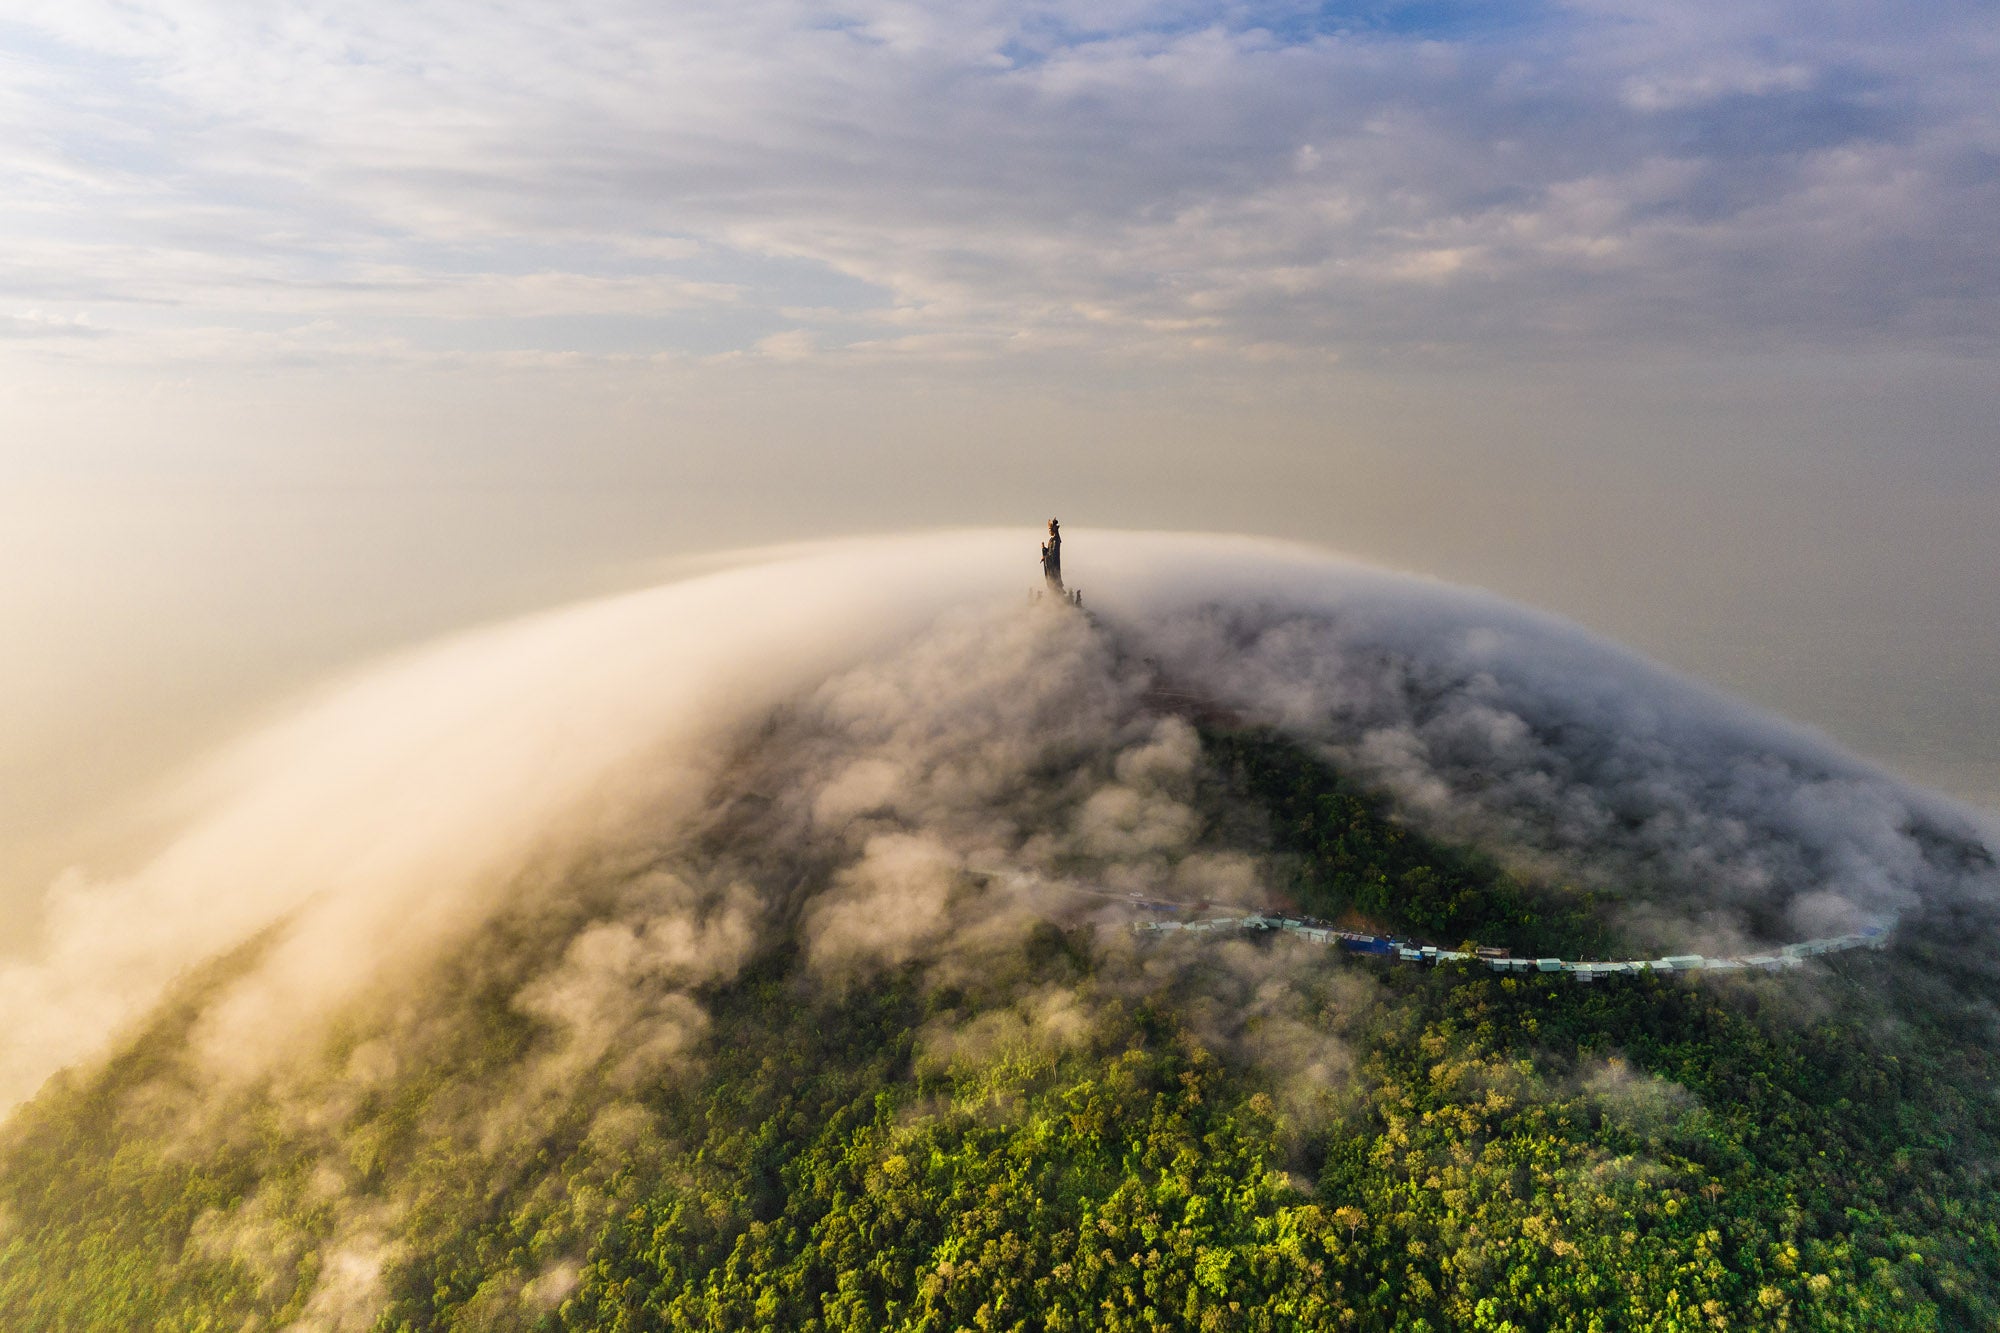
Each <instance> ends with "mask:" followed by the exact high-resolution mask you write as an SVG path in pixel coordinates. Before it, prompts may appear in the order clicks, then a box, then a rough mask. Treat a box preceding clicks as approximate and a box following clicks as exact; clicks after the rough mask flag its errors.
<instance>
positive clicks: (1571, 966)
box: [1133, 904, 1889, 981]
mask: <svg viewBox="0 0 2000 1333" xmlns="http://www.w3.org/2000/svg"><path fill="white" fill-rule="evenodd" d="M1149 905H1150V904H1149ZM1133 928H1134V929H1135V930H1138V931H1140V932H1141V933H1145V934H1168V933H1181V934H1205V933H1209V932H1215V931H1232V932H1233V931H1266V930H1282V931H1285V932H1286V933H1288V934H1292V935H1297V936H1299V937H1300V938H1302V939H1306V940H1310V941H1312V942H1313V943H1315V944H1330V945H1335V946H1337V947H1339V948H1340V949H1342V950H1345V951H1346V952H1348V953H1358V954H1367V955H1371V956H1373V957H1378V958H1387V959H1390V960H1392V961H1394V962H1401V963H1433V964H1434V963H1460V962H1473V963H1481V964H1484V965H1485V966H1487V967H1489V968H1491V969H1492V970H1493V971H1495V972H1564V973H1568V974H1569V975H1570V976H1573V977H1575V978H1576V979H1577V980H1578V981H1596V980H1597V979H1598V978H1599V977H1615V976H1622V975H1625V974H1628V973H1637V972H1741V971H1746V970H1751V971H1764V972H1778V971H1782V970H1783V969H1785V968H1788V967H1797V966H1799V965H1800V964H1802V963H1803V962H1805V960H1806V959H1808V958H1812V957H1816V956H1817V955H1820V954H1828V953H1839V952H1841V951H1842V950H1845V949H1860V948H1870V949H1879V948H1881V947H1882V946H1883V945H1884V944H1885V943H1887V941H1888V935H1889V932H1888V928H1887V927H1886V926H1867V927H1864V928H1863V929H1862V930H1860V931H1858V932H1856V933H1855V934H1851V935H1831V936H1828V937H1826V938H1824V939H1817V940H1803V941H1801V942H1799V943H1797V944H1787V945H1784V946H1782V947H1781V948H1777V949H1773V950H1771V951H1769V952H1767V953H1754V954H1742V955H1739V956H1737V957H1732V958H1707V957H1704V956H1702V955H1701V954H1697V953H1689V954H1670V955H1668V956H1667V957H1665V958H1647V959H1628V960H1624V961H1620V962H1575V961H1572V960H1569V959H1565V958H1515V957H1512V956H1510V955H1509V954H1508V953H1507V952H1506V951H1505V950H1503V949H1475V950H1474V951H1473V952H1470V953H1467V952H1463V951H1461V950H1457V949H1440V948H1438V947H1437V946H1435V945H1431V944H1414V943H1411V942H1410V941H1408V940H1399V939H1392V938H1387V937H1384V936H1381V935H1363V934H1358V933H1356V932H1354V931H1351V930H1336V929H1335V928H1334V927H1332V926H1330V925H1328V924H1326V923H1325V922H1323V921H1313V920H1309V919H1304V918H1300V917H1289V916H1267V915H1264V914H1261V913H1252V914H1251V915H1248V916H1231V917H1210V918H1207V919H1205V920H1200V921H1141V922H1138V923H1137V924H1136V925H1135V926H1134V927H1133Z"/></svg>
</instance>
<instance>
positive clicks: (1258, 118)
mask: <svg viewBox="0 0 2000 1333" xmlns="http://www.w3.org/2000/svg"><path fill="white" fill-rule="evenodd" d="M1432 8H1433V7H1423V8H1416V7H1406V6H1396V5H1356V6H1351V7H1347V8H1345V9H1341V10H1333V11H1329V10H1327V9H1325V8H1324V7H1320V6H1299V5H1286V4H1261V5H1260V4H1212V5H1205V6H1198V5H1190V4H1175V3H1127V4H1110V3H1107V4H1102V5H1087V6H1061V7H1056V6H1045V5H1036V4H1001V3H988V4H976V5H970V6H965V5H952V6H931V5H922V4H911V3H859V4H851V5H846V6H843V7H841V8H839V9H837V10H831V11H829V10H827V9H824V8H823V7H817V6H805V5H799V4H794V3H788V2H784V0H766V2H763V3H751V4H732V5H728V6H722V5H702V4H689V5H676V6H671V7H659V6H649V5H639V4H631V3H609V2H607V3H599V4H593V5H590V6H586V7H580V8H576V9H558V10H552V9H548V8H546V7H542V6H530V5H519V4H470V3H459V4H438V5H426V6H422V7H410V6H399V5H389V4H382V3H371V2H369V0H363V2H362V3H356V4H343V5H337V6H336V5H330V4H308V5H301V6H288V7H286V9H285V10H284V11H283V12H282V14H278V13H272V14H261V15H255V16H253V15H250V14H248V13H247V12H246V11H242V10H241V9H239V8H237V7H235V6H231V5H225V4H219V3H200V2H198V0H191V2H188V3H176V4H172V5H166V4H155V5H148V4H137V5H124V4H116V5H114V4H110V3H107V2H105V0H95V2H90V0H86V2H84V3H72V4H62V5H56V4H28V5H25V6H22V7H20V8H19V9H17V11H16V18H15V20H14V22H13V24H12V25H11V26H9V27H6V28H0V47H4V49H5V50H6V52H7V54H6V57H5V58H6V60H7V67H8V71H9V75H10V79H9V82H10V83H11V84H12V86H13V91H12V92H11V93H8V94H5V95H4V96H5V107H6V111H7V114H8V119H9V121H10V122H11V124H12V125H13V127H14V128H13V129H12V131H11V132H10V133H9V134H8V135H7V136H6V139H5V141H4V143H0V175H4V178H5V179H6V181H7V183H8V194H7V197H8V198H9V199H10V201H11V203H10V204H9V205H8V207H7V208H6V210H5V211H4V213H0V235H4V237H5V239H6V241H7V247H8V250H9V251H10V252H11V253H13V254H16V255H17V256H18V255H32V256H33V262H32V263H30V262H27V261H24V260H17V262H16V264H14V265H12V266H10V270H11V271H7V272H5V273H0V294H5V295H8V296H13V297H15V298H16V299H23V300H34V301H40V302H54V301H57V300H65V301H68V302H70V303H72V304H73V305H74V306H75V307H76V310H75V313H79V314H81V313H85V312H88V313H90V314H92V315H93V317H96V318H98V319H100V320H101V321H102V322H103V323H105V324H107V325H109V324H114V323H117V322H118V320H117V318H115V316H114V312H117V311H119V310H121V309H122V308H123V307H124V306H125V305H127V304H128V303H131V302H135V301H144V302H153V303H164V304H166V305H169V306H174V307H182V308H186V309H190V310H196V309H199V310H206V311H209V312H211V313H210V314H209V315H208V316H205V318H207V319H208V320H209V322H213V320H214V314H213V312H217V311H220V312H221V313H222V315H223V317H224V319H225V322H228V321H236V322H240V323H242V324H244V325H245V326H246V327H248V326H251V325H254V324H255V323H256V322H257V320H258V319H260V318H263V319H268V318H269V317H270V316H271V315H272V313H273V311H274V309H276V310H278V311H280V312H281V313H282V314H284V315H288V316H298V317H301V318H304V317H314V318H332V319H340V320H358V321H363V322H364V323H365V321H366V320H367V319H369V318H379V317H382V316H384V315H392V316H396V317H404V318H410V319H419V320H440V321H451V320H462V319H466V318H480V317H489V316H503V317H504V316H513V315H519V314H522V313H524V312H525V313H528V314H535V313H560V314H562V315H564V316H574V317H580V318H584V319H593V318H605V319H611V318H617V317H622V316H628V315H630V314H631V313H633V311H634V309H635V308H641V309H643V310H645V311H646V312H648V313H658V314H662V315H673V314H675V313H676V312H680V311H683V310H685V309H687V308H688V307H689V306H691V305H701V304H704V303H707V302H710V301H713V300H715V299H718V297H726V298H727V299H731V300H735V301H739V302H741V303H743V304H744V305H745V307H746V308H747V310H749V311H753V312H761V314H759V315H756V316H753V317H749V318H745V319H744V320H742V321H741V327H740V328H735V331H734V332H732V333H731V334H730V335H729V336H728V339H726V340H725V341H730V342H731V345H733V346H736V347H739V348H743V349H748V348H751V347H752V346H753V345H755V344H757V343H759V342H760V340H766V339H769V338H771V337H772V336H773V335H779V336H781V337H786V336H789V331H790V330H791V329H792V328H793V327H794V322H793V321H791V320H788V319H787V318H785V316H784V315H782V314H781V313H780V310H781V309H783V308H790V307H801V306H812V307H820V308H826V307H832V308H833V309H834V310H836V311H838V318H835V319H828V320H825V321H822V323H821V326H820V327H816V328H811V329H808V330H806V331H805V332H806V333H807V334H809V335H811V336H812V338H813V340H814V341H813V345H814V346H816V347H817V348H819V349H820V351H821V352H822V354H825V353H838V351H839V350H840V349H841V348H842V347H845V346H848V345H851V344H866V345H867V346H868V347H870V348H875V349H879V348H881V347H882V346H884V345H885V343H886V342H887V341H888V340H895V343H894V345H896V346H898V347H901V348H905V349H910V350H913V351H921V350H922V349H923V348H925V347H927V346H941V347H947V348H950V349H952V351H953V354H963V351H964V349H965V348H966V347H968V346H977V347H980V348H981V349H982V350H981V354H983V355H1005V354H1007V352H1008V351H1009V350H1011V349H1014V348H1017V347H1018V346H1019V345H1020V344H1016V343H1014V342H1012V341H1010V339H1011V337H1012V336H1013V335H1017V334H1027V335H1030V337H1031V338H1050V337H1053V338H1058V339H1060V340H1062V341H1063V342H1064V343H1065V345H1080V346H1083V347H1086V348H1089V349H1093V350H1100V351H1115V352H1128V353H1131V354H1135V355H1155V354H1159V353H1162V352H1166V353H1170V354H1187V353H1190V352H1193V353H1197V354H1200V353H1204V352H1210V351H1240V350H1241V349H1243V348H1245V347H1252V346H1255V347H1263V348H1267V349H1289V350H1291V351H1292V352H1299V351H1307V352H1311V353H1314V354H1319V353H1324V352H1335V353H1340V354H1346V355H1362V356H1366V355H1368V354H1372V353H1379V352H1382V351H1385V350H1391V351H1392V350H1394V349H1398V348H1406V347H1412V346H1437V345H1450V346H1457V347H1461V348H1467V349H1471V350H1473V351H1479V350H1482V349H1485V350H1501V349H1509V348H1517V347H1520V346H1523V345H1526V346H1529V347H1537V346H1551V345H1555V346H1570V345H1576V344H1578V343H1580V342H1582V341H1583V340H1590V341H1591V342H1592V343H1593V344H1595V345H1600V346H1601V345H1603V344H1604V343H1605V341H1606V340H1609V341H1610V342H1612V343H1619V342H1627V343H1629V342H1643V343H1660V342H1667V343H1680V344H1686V343H1704V344H1712V343H1714V342H1716V341H1718V340H1720V341H1724V342H1727V341H1730V340H1739V339H1740V340H1744V341H1746V342H1747V341H1749V340H1765V341H1768V340H1770V339H1772V338H1777V339H1780V340H1783V341H1785V342H1788V343H1807V344H1813V345H1823V344H1825V343H1826V342H1828V341H1832V342H1836V343H1841V344H1856V343H1860V344H1866V343H1869V342H1873V341H1880V340H1890V339H1895V340H1902V341H1909V340H1912V339H1915V340H1934V341H1939V342H1947V343H1963V342H1964V341H1966V340H1968V339H1969V340H1972V341H1974V342H1976V343H1978V344H1980V345H1984V344H1985V342H1986V341H1988V340H1990V338H1991V336H1992V333H1993V331H1994V318H1993V313H1994V302H1995V299H1996V296H2000V259H1996V257H1995V256H1994V254H1993V252H1992V248H1991V247H1990V246H1987V245H1985V244H1984V243H1983V237H1984V235H1985V231H1986V228H1985V226H1984V222H1985V220H1986V219H1989V218H1990V217H1991V216H1992V215H1993V212H1994V206H1995V204H1996V203H2000V185H1996V179H2000V172H1996V170H1995V168H1996V164H2000V114H1996V99H1995V97H1994V95H1993V92H1992V81H1991V79H1990V73H1991V69H1992V66H1993V58H1994V55H1995V54H1996V46H2000V22H1996V20H1995V18H1994V15H1993V14H1992V11H1991V10H1990V9H1988V8H1984V7H1981V6H1976V5H1971V4H1950V3H1947V4H1942V5H1935V6H1926V7H1924V8H1922V9H1921V10H1919V11H1914V12H1912V11H1909V10H1907V9H1904V10H1898V11H1895V12H1891V11H1890V10H1889V9H1888V8H1887V7H1882V6H1873V7H1870V6H1855V7H1845V8H1841V9H1837V10H1831V11H1830V10H1827V9H1826V8H1824V7H1821V6H1806V5H1800V4H1791V3H1767V4H1760V5H1750V6H1732V7H1729V8H1727V9H1724V8H1720V7H1717V6H1713V5H1705V4H1692V3H1682V4H1666V5H1656V4H1648V5H1643V6H1642V5H1626V4H1619V3H1580V4H1573V5H1567V6H1548V5H1535V4H1525V3H1523V4H1505V5H1494V6H1468V7H1465V8H1464V9H1463V10H1462V11H1454V12H1453V13H1451V14H1449V15H1443V16H1440V15H1439V14H1437V13H1433V12H1432ZM773 260H783V261H790V262H789V263H786V264H780V265H778V266H776V267H771V266H770V263H771V261H773ZM814 273H822V274H827V275H837V279H838V282H839V283H840V284H841V285H840V287H839V294H838V295H837V296H836V297H835V298H834V299H832V300H829V299H827V298H826V295H825V293H824V292H821V291H815V290H811V289H812V288H813V287H814V285H815V282H816V281H820V280H816V279H813V278H812V277H810V275H811V274H814ZM732 327H734V326H732ZM368 331H369V330H368V329H367V328H362V327H359V326H357V332H360V333H366V332H368ZM438 336H439V337H442V338H444V339H445V340H446V341H449V340H450V338H451V337H453V336H456V335H452V334H449V333H446V334H440V335H438ZM512 336H513V337H514V339H515V344H516V345H517V346H534V347H538V348H541V349H543V350H562V348H561V347H558V346H551V344H552V343H556V344H561V343H563V342H564V340H569V345H570V346H571V347H572V348H573V349H574V350H583V351H590V350H593V348H594V346H595V345H596V343H597V342H601V341H602V339H601V338H600V339H597V340H595V342H594V341H593V339H592V337H590V336H589V335H586V334H580V333H579V332H578V331H577V330H576V329H575V328H562V329H533V330H519V331H516V332H515V333H514V334H513V335H512ZM647 337H649V338H651V339H653V340H654V341H655V342H656V344H657V347H656V350H658V349H668V348H686V347H690V346H694V345H696V344H697V343H698V344H700V345H701V346H702V347H703V348H704V349H705V350H712V346H711V344H712V341H713V339H712V337H709V338H690V337H689V336H688V335H687V333H686V332H685V331H684V330H682V329H681V328H679V327H677V326H676V325H675V324H674V322H673V321H671V320H670V321H668V323H667V324H666V325H665V326H663V327H661V328H660V329H657V330H653V331H650V332H649V333H648V334H647ZM418 341H419V342H422V341H423V339H421V338H420V339H418ZM489 341H490V340H489ZM781 345H782V344H781Z"/></svg>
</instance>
